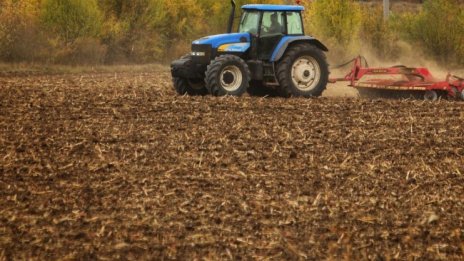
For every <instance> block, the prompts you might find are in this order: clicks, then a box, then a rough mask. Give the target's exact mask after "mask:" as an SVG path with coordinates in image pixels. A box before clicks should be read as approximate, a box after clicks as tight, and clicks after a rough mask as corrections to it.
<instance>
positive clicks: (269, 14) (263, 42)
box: [238, 5, 304, 60]
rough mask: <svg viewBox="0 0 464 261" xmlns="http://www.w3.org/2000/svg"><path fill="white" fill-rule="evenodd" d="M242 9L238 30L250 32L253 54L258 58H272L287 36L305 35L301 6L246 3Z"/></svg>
mask: <svg viewBox="0 0 464 261" xmlns="http://www.w3.org/2000/svg"><path fill="white" fill-rule="evenodd" d="M242 9H243V13H242V16H241V19H240V25H239V28H238V32H239V33H249V34H250V36H251V37H250V38H251V39H252V43H251V46H252V55H253V56H255V57H257V58H258V59H262V60H270V59H271V56H272V54H273V52H274V50H275V49H276V47H277V45H278V44H279V42H280V41H281V40H282V38H284V37H285V36H288V35H291V36H303V35H304V29H303V20H302V16H301V12H302V11H303V10H304V9H303V7H301V6H279V5H245V6H243V7H242ZM253 47H255V48H253Z"/></svg>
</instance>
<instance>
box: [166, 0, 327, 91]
mask: <svg viewBox="0 0 464 261" xmlns="http://www.w3.org/2000/svg"><path fill="white" fill-rule="evenodd" d="M231 4H232V11H231V13H230V18H229V23H228V30H227V33H226V34H220V35H212V36H207V37H204V38H201V39H199V40H196V41H193V43H192V50H191V53H190V54H188V55H185V56H183V57H181V58H180V59H178V60H175V61H173V62H172V64H171V74H172V78H173V83H174V88H175V90H176V92H177V93H178V94H180V95H185V94H187V95H206V94H211V95H213V96H225V95H230V96H241V95H243V94H244V93H246V92H249V93H250V94H252V93H253V92H256V91H257V90H258V89H261V88H270V89H271V90H274V91H276V92H277V93H278V95H280V96H283V97H290V96H295V97H317V96H320V95H321V94H322V92H323V91H324V90H325V88H326V86H327V83H328V80H329V79H328V77H329V69H328V64H327V60H326V56H325V53H324V52H328V49H327V47H326V46H324V44H322V43H321V42H320V41H319V40H317V39H315V38H313V37H311V36H305V34H304V27H303V18H302V12H303V11H304V7H303V6H300V5H264V4H249V5H244V6H242V14H241V17H240V24H239V26H238V32H235V33H233V32H232V30H233V28H234V25H233V24H234V19H235V10H236V4H235V1H234V0H232V1H231Z"/></svg>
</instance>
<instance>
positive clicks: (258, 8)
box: [242, 5, 304, 11]
mask: <svg viewBox="0 0 464 261" xmlns="http://www.w3.org/2000/svg"><path fill="white" fill-rule="evenodd" d="M242 9H244V10H256V11H303V10H304V7H303V6H300V5H244V6H242Z"/></svg>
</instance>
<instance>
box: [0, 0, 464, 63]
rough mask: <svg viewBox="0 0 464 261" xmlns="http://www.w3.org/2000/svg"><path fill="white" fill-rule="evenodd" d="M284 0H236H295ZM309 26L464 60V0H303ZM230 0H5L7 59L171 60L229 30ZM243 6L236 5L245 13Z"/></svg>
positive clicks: (1, 19) (384, 52)
mask: <svg viewBox="0 0 464 261" xmlns="http://www.w3.org/2000/svg"><path fill="white" fill-rule="evenodd" d="M288 2H293V1H285V0H261V1H260V0H237V5H238V6H240V5H242V4H245V3H280V4H283V3H288ZM302 2H303V4H304V5H305V6H306V8H307V11H306V12H305V25H306V28H307V30H306V31H307V33H308V34H312V35H315V36H316V37H318V38H321V39H322V40H323V41H326V42H327V45H328V46H329V47H331V49H333V52H332V54H331V55H332V56H335V55H336V56H338V57H340V56H349V55H351V54H353V53H355V52H358V51H360V50H361V49H362V48H361V46H362V47H365V46H369V48H370V49H371V50H372V52H374V53H375V54H376V55H377V56H379V57H382V58H392V57H395V56H399V55H401V52H399V51H398V43H399V42H407V43H409V44H411V45H414V46H417V47H418V48H419V49H421V50H423V52H424V53H425V54H427V55H430V56H431V57H433V58H436V59H440V60H443V62H454V63H457V64H459V63H461V64H462V63H464V59H463V58H464V40H463V38H464V33H463V30H464V29H463V28H464V11H463V8H461V6H460V5H461V4H460V2H461V1H460V0H425V1H424V2H425V3H424V4H423V7H422V8H421V10H420V12H419V13H402V14H393V15H392V17H391V19H390V20H388V21H384V20H383V19H382V17H383V16H382V14H381V12H382V10H381V5H380V4H379V5H378V6H374V7H372V6H371V5H370V6H366V5H364V4H362V2H365V1H353V0H316V1H314V0H312V1H309V0H303V1H302ZM229 13H230V1H227V0H224V1H218V0H182V1H172V0H131V1H127V0H0V60H1V61H2V62H37V63H59V64H114V63H153V62H168V61H169V60H170V59H172V58H173V57H177V56H180V55H182V54H184V53H185V52H188V50H189V49H190V43H191V41H192V40H193V39H195V38H199V37H201V36H204V35H211V34H216V33H222V32H225V30H226V26H227V21H228V16H229ZM238 14H239V13H237V15H238Z"/></svg>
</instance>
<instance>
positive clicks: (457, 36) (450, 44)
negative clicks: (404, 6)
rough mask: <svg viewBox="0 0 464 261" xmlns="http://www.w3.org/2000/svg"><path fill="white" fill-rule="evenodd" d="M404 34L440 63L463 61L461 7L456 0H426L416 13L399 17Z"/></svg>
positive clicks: (463, 16)
mask: <svg viewBox="0 0 464 261" xmlns="http://www.w3.org/2000/svg"><path fill="white" fill-rule="evenodd" d="M396 24H397V27H398V28H399V30H400V31H401V32H402V35H403V38H405V39H408V40H409V41H410V42H411V43H412V44H414V45H419V46H421V47H423V48H424V51H425V52H426V54H428V55H430V56H432V57H433V58H435V59H437V60H438V61H440V62H442V63H449V62H457V63H461V64H462V63H463V61H462V59H464V9H463V8H462V6H461V4H460V3H459V1H458V0H426V1H425V3H424V5H423V8H422V10H421V11H420V13H419V14H418V15H417V14H407V15H403V16H401V17H399V18H398V19H397V21H396Z"/></svg>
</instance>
